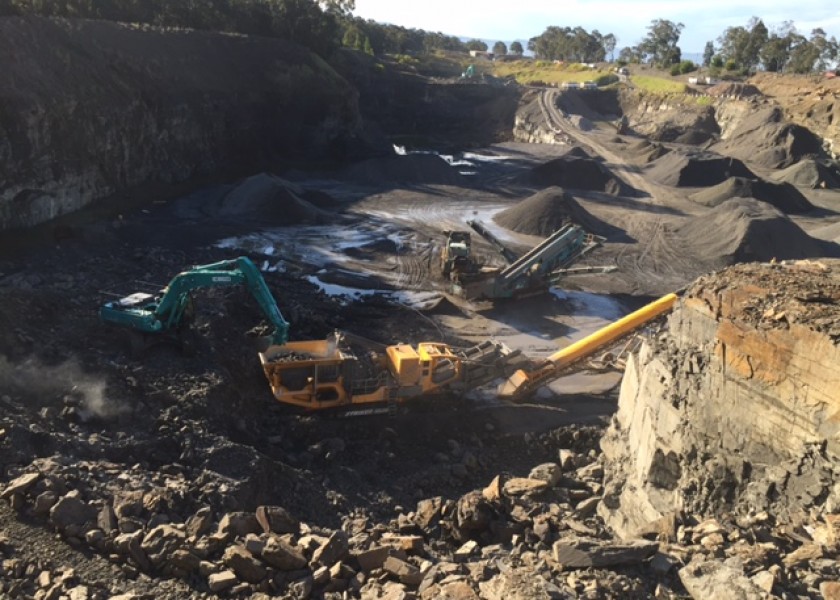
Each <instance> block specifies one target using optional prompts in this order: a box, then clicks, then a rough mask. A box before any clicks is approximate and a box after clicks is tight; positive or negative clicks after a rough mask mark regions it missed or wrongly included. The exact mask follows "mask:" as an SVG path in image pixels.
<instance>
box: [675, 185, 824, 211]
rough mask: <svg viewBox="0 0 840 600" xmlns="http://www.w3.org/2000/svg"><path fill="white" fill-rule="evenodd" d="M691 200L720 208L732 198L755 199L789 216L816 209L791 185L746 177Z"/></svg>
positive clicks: (712, 188)
mask: <svg viewBox="0 0 840 600" xmlns="http://www.w3.org/2000/svg"><path fill="white" fill-rule="evenodd" d="M690 198H691V199H692V200H693V201H694V202H697V203H698V204H703V205H705V206H718V205H720V204H721V203H723V202H726V201H727V200H730V199H732V198H755V199H756V200H761V201H762V202H766V203H767V204H770V205H772V206H774V207H776V208H778V209H779V210H780V211H782V212H784V213H789V214H796V213H804V212H808V211H810V210H813V208H814V205H813V204H811V203H810V202H808V199H807V198H805V196H803V195H802V193H801V192H800V191H799V190H797V189H796V188H795V187H794V186H792V185H791V184H789V183H771V182H769V181H764V180H763V179H747V178H746V177H730V178H729V179H727V180H726V181H724V182H723V183H719V184H717V185H715V186H712V187H710V188H708V189H705V190H703V191H701V192H697V193H696V194H692V195H691V196H690Z"/></svg>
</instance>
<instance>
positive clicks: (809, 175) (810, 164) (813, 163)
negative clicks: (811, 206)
mask: <svg viewBox="0 0 840 600" xmlns="http://www.w3.org/2000/svg"><path fill="white" fill-rule="evenodd" d="M773 177H774V178H775V179H776V180H778V181H783V182H786V183H791V184H793V185H799V186H802V187H808V188H811V189H817V188H823V189H832V190H833V189H837V188H840V169H838V168H837V166H836V165H834V164H831V163H826V162H822V161H818V160H815V159H809V158H806V159H804V160H801V161H799V162H798V163H796V164H793V165H790V166H789V167H787V168H786V169H783V170H781V171H779V172H778V173H774V174H773Z"/></svg>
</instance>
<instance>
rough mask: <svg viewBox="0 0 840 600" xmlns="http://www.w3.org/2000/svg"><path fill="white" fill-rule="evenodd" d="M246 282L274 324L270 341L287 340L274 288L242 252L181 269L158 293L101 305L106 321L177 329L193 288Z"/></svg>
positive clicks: (148, 330) (142, 328)
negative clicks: (224, 258) (226, 258)
mask: <svg viewBox="0 0 840 600" xmlns="http://www.w3.org/2000/svg"><path fill="white" fill-rule="evenodd" d="M234 285H245V286H246V287H247V289H248V291H249V292H251V294H252V295H253V296H254V298H255V299H256V301H257V304H259V306H260V308H261V309H262V311H263V313H264V314H265V316H266V318H267V319H268V320H269V322H270V323H271V324H272V325H273V326H274V331H273V333H272V335H271V341H272V343H274V344H284V343H285V342H286V341H287V340H288V336H289V323H288V322H287V321H286V319H284V318H283V315H282V314H281V313H280V309H279V308H278V307H277V303H276V302H275V301H274V297H273V296H272V295H271V291H270V290H269V289H268V286H267V285H266V283H265V280H264V279H263V277H262V274H260V272H259V269H257V267H256V266H255V265H254V263H253V262H251V259H249V258H247V257H245V256H240V257H239V258H236V259H234V260H224V261H220V262H216V263H212V264H208V265H202V266H197V267H193V268H192V269H189V270H187V271H183V272H182V273H179V274H178V275H176V276H175V277H173V278H172V280H171V281H170V282H169V285H167V286H166V287H165V288H163V289H162V290H161V291H160V292H159V293H158V294H157V295H152V294H143V293H135V294H131V295H130V296H126V297H125V298H122V299H120V300H116V301H112V302H107V303H106V304H104V305H103V306H102V307H101V308H100V309H99V316H100V318H101V319H102V321H104V322H105V323H109V324H112V325H118V326H121V327H127V328H129V329H132V330H135V331H138V332H140V333H145V334H157V333H167V332H173V331H177V330H178V329H179V328H180V327H181V326H182V325H183V323H184V319H185V312H186V310H187V307H188V305H189V303H190V292H192V291H193V290H196V289H200V288H212V287H229V286H234Z"/></svg>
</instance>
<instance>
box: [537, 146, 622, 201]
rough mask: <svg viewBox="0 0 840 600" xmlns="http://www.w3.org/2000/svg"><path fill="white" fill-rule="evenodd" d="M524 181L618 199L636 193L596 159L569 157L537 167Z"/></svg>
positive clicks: (562, 157)
mask: <svg viewBox="0 0 840 600" xmlns="http://www.w3.org/2000/svg"><path fill="white" fill-rule="evenodd" d="M524 180H525V183H529V184H532V185H540V186H554V185H556V186H561V187H564V188H572V189H577V190H595V191H598V192H606V193H608V194H612V195H614V196H622V195H631V194H633V193H634V190H633V188H632V187H630V186H629V185H627V184H626V183H624V182H623V181H622V180H621V179H619V178H618V177H616V176H615V175H613V174H612V172H611V171H610V170H609V169H608V168H607V167H605V166H604V165H603V164H601V163H600V162H598V161H596V160H595V159H593V158H589V157H581V156H574V155H571V156H570V155H568V154H567V155H565V156H561V157H560V158H555V159H554V160H550V161H548V162H547V163H544V164H542V165H539V166H537V167H534V168H533V169H531V172H530V173H526V174H525V176H524Z"/></svg>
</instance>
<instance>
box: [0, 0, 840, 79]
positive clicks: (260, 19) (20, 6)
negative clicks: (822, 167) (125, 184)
mask: <svg viewBox="0 0 840 600" xmlns="http://www.w3.org/2000/svg"><path fill="white" fill-rule="evenodd" d="M354 8H355V0H0V15H22V14H36V15H43V16H50V17H80V18H89V19H105V20H110V21H122V22H130V23H148V24H152V25H158V26H164V27H185V28H191V29H204V30H213V31H227V32H236V33H244V34H249V35H263V36H273V37H280V38H284V39H289V40H292V41H294V42H297V43H300V44H302V45H304V46H307V47H309V48H310V49H312V50H314V51H315V52H317V53H319V54H321V55H322V56H329V55H330V54H331V53H332V52H334V51H335V50H336V49H337V48H339V47H340V46H342V45H343V46H347V47H350V48H354V49H356V50H360V51H362V52H366V53H368V54H372V55H382V54H423V53H433V52H436V51H441V50H450V51H459V52H467V51H469V50H481V51H487V50H488V47H487V44H486V43H484V42H483V41H481V40H469V41H467V42H464V41H461V40H460V39H459V38H457V37H455V36H452V35H446V34H443V33H440V32H430V31H424V30H422V29H409V28H405V27H401V26H398V25H389V24H383V23H377V22H376V21H372V20H365V19H362V18H360V17H355V16H353V15H352V11H353V10H354ZM684 27H685V26H684V25H683V24H682V23H674V22H672V21H669V20H667V19H655V20H653V21H651V23H650V25H649V26H648V27H647V35H646V36H645V37H644V38H643V39H642V40H641V41H640V42H639V43H638V44H636V45H634V46H626V47H624V48H622V49H621V50H620V51H619V53H618V60H619V61H621V62H625V63H629V62H636V63H650V64H656V65H658V66H660V67H664V68H671V69H672V72H673V71H674V70H676V71H682V72H686V71H688V70H691V68H693V64H692V63H690V61H683V60H682V53H681V50H680V46H679V40H680V35H681V33H682V31H683V29H684ZM716 41H717V44H715V42H714V41H709V42H707V43H706V47H705V49H704V52H703V64H704V65H705V66H707V67H710V68H712V69H720V70H723V69H725V70H727V71H732V72H738V73H740V74H747V73H751V72H754V71H755V70H757V69H759V68H761V69H764V70H766V71H777V72H791V73H809V72H813V71H819V70H823V69H825V68H826V67H828V66H829V65H834V64H836V63H837V61H838V58H840V44H838V41H837V40H836V39H835V37H834V36H831V37H829V36H828V35H827V34H826V32H825V31H824V30H823V29H819V28H817V29H814V30H812V31H811V32H810V35H808V36H806V35H804V34H803V33H800V32H799V31H798V30H797V29H796V27H795V25H794V23H793V21H785V22H784V23H782V24H781V25H779V26H777V27H775V28H774V29H772V30H771V29H768V27H767V26H766V25H765V24H764V21H763V20H762V19H760V18H758V17H753V18H752V19H750V21H749V22H748V23H747V24H746V26H737V27H728V28H727V29H726V30H725V31H724V32H723V33H722V34H721V35H720V37H718V39H717V40H716ZM616 44H617V38H616V37H615V35H613V34H612V33H608V34H601V33H600V32H599V31H598V30H597V29H595V30H592V31H591V32H590V31H586V30H585V29H584V28H582V27H559V26H554V25H552V26H549V27H547V28H546V29H545V31H544V32H543V33H542V34H540V35H538V36H535V37H532V38H531V39H530V40H528V50H530V51H531V52H532V53H533V54H534V56H535V58H537V59H542V60H563V61H574V62H584V63H589V62H602V61H605V60H613V59H614V58H615V56H614V52H615V49H616ZM492 51H493V53H494V54H496V55H503V54H522V53H523V51H524V49H523V48H522V44H521V43H519V42H518V41H513V42H512V43H511V44H510V46H509V47H508V45H507V44H506V43H505V42H503V41H498V42H496V43H495V45H494V46H493V48H492Z"/></svg>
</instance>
